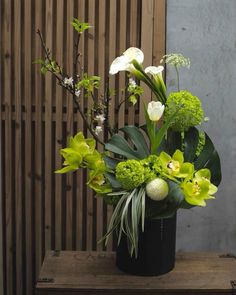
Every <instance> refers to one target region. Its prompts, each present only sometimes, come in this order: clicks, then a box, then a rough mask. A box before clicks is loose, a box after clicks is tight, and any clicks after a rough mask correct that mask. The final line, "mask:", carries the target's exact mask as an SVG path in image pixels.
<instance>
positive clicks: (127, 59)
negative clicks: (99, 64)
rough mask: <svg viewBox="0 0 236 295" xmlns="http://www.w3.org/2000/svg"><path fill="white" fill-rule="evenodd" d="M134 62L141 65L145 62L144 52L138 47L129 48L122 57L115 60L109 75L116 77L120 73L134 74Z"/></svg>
mask: <svg viewBox="0 0 236 295" xmlns="http://www.w3.org/2000/svg"><path fill="white" fill-rule="evenodd" d="M133 60H136V61H137V62H138V63H140V64H141V63H142V62H143V60H144V55H143V52H142V50H140V49H139V48H136V47H130V48H128V49H127V50H126V51H125V52H124V53H123V54H122V55H121V56H118V57H117V58H116V59H114V60H113V62H112V64H111V66H110V70H109V73H110V74H111V75H114V74H117V73H118V72H120V71H128V72H132V71H133V70H134V69H135V68H134V66H133V65H132V61H133Z"/></svg>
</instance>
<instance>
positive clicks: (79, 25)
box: [71, 18, 91, 34]
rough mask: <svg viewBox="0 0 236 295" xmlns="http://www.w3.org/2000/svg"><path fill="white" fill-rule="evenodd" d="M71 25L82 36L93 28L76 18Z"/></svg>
mask: <svg viewBox="0 0 236 295" xmlns="http://www.w3.org/2000/svg"><path fill="white" fill-rule="evenodd" d="M71 24H72V26H73V27H74V29H75V30H76V31H77V32H78V33H79V34H82V33H83V32H84V31H85V30H88V29H89V28H91V26H90V25H89V24H88V23H84V22H80V21H79V20H78V19H77V18H74V19H73V21H72V22H71Z"/></svg>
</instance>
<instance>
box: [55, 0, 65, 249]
mask: <svg viewBox="0 0 236 295" xmlns="http://www.w3.org/2000/svg"><path fill="white" fill-rule="evenodd" d="M63 12H64V0H59V1H57V11H56V21H57V22H56V48H57V50H56V60H57V62H58V63H59V64H60V65H62V64H63V34H62V32H63V23H64V22H63V21H64V19H63V17H64V16H63ZM62 20H63V21H62ZM55 97H56V102H55V105H56V131H55V132H56V142H55V145H56V150H55V153H56V154H55V166H56V167H55V168H56V169H58V168H60V167H61V164H62V158H61V155H60V149H61V148H62V137H63V134H62V121H63V119H62V118H63V117H62V116H63V110H62V109H63V90H62V89H61V87H56V93H55ZM55 212H56V214H55V248H56V249H57V250H61V249H62V177H61V176H59V177H57V176H56V177H55Z"/></svg>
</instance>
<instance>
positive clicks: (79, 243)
mask: <svg viewBox="0 0 236 295" xmlns="http://www.w3.org/2000/svg"><path fill="white" fill-rule="evenodd" d="M85 1H86V0H80V1H79V2H78V10H77V14H78V19H79V20H80V21H82V20H84V15H85ZM79 52H80V54H81V56H80V57H81V58H80V66H79V67H78V68H80V67H81V68H82V69H83V68H84V57H83V54H84V34H83V35H82V36H81V38H80V44H79ZM81 68H80V70H81ZM79 74H80V75H81V74H82V73H81V72H79ZM79 102H80V106H81V109H82V110H84V96H83V91H81V94H80V97H79ZM75 120H76V122H77V130H76V132H79V131H83V130H84V122H83V119H82V118H81V116H80V114H79V113H77V114H76V116H75ZM85 181H86V180H85V179H84V174H83V171H82V170H80V171H78V172H76V191H75V193H76V196H77V198H76V231H75V233H76V249H78V250H82V249H83V244H84V241H83V234H84V233H83V229H84V228H85V226H86V225H83V215H84V214H86V212H83V204H84V200H83V199H84V198H83V197H84V194H85V193H86V192H84V189H83V188H84V182H85Z"/></svg>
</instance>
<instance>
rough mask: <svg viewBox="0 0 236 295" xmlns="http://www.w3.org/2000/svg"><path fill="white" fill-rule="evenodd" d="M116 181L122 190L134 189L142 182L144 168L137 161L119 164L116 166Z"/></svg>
mask: <svg viewBox="0 0 236 295" xmlns="http://www.w3.org/2000/svg"><path fill="white" fill-rule="evenodd" d="M116 179H117V180H118V181H119V182H120V183H121V185H122V187H123V188H125V189H127V190H130V189H134V188H135V187H138V186H139V185H141V184H142V183H143V182H144V167H143V166H142V164H141V162H140V161H137V160H127V161H124V162H120V163H119V164H118V165H117V166H116Z"/></svg>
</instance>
